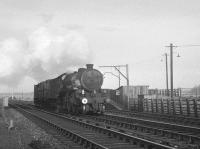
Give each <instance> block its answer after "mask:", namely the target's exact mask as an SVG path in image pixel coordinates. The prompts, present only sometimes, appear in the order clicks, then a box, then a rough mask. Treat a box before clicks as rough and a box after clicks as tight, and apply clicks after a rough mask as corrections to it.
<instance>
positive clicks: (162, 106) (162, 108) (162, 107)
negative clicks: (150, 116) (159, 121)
mask: <svg viewBox="0 0 200 149" xmlns="http://www.w3.org/2000/svg"><path fill="white" fill-rule="evenodd" d="M161 113H162V114H163V113H164V105H163V99H162V98H161Z"/></svg>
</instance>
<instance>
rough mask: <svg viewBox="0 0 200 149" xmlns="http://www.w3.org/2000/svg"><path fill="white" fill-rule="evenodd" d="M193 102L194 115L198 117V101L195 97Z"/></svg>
mask: <svg viewBox="0 0 200 149" xmlns="http://www.w3.org/2000/svg"><path fill="white" fill-rule="evenodd" d="M193 104H194V116H195V117H198V112H197V102H196V100H195V99H193Z"/></svg>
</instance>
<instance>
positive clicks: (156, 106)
mask: <svg viewBox="0 0 200 149" xmlns="http://www.w3.org/2000/svg"><path fill="white" fill-rule="evenodd" d="M155 100H156V113H158V99H157V98H156V99H155Z"/></svg>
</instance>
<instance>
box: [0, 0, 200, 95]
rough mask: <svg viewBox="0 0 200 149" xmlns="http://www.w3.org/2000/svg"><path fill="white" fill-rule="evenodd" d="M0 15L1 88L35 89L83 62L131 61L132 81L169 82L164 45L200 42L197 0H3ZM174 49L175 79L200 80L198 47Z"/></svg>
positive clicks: (181, 82)
mask: <svg viewBox="0 0 200 149" xmlns="http://www.w3.org/2000/svg"><path fill="white" fill-rule="evenodd" d="M0 17H1V19H0V50H1V53H0V89H1V91H0V92H4V91H11V90H12V88H13V89H14V90H15V91H22V90H23V91H33V84H36V83H38V82H39V81H42V80H45V79H49V78H51V77H55V76H57V75H59V74H61V73H63V72H66V71H69V70H73V69H74V67H79V66H80V67H81V66H84V65H85V63H94V65H95V68H97V69H99V67H98V66H100V65H119V64H129V71H130V72H129V76H130V84H131V85H149V86H150V88H165V63H164V61H161V59H163V60H164V56H163V54H164V53H165V52H168V53H169V48H167V47H165V46H167V45H169V44H170V43H173V44H174V45H177V46H183V45H200V19H199V18H200V1H199V0H148V1H147V0H0ZM174 52H175V53H174V87H175V88H177V87H183V88H190V87H193V86H195V85H197V84H200V71H199V70H200V59H199V56H200V47H198V46H197V47H177V48H175V49H174ZM178 53H179V54H180V56H181V57H180V58H178V57H176V55H177V54H178ZM100 70H101V71H102V72H111V71H112V72H113V73H115V74H117V72H116V71H115V70H114V69H103V68H101V69H100ZM122 71H123V72H124V73H125V70H122ZM122 84H125V81H123V79H122ZM103 87H104V88H117V87H118V81H117V78H115V77H114V76H112V75H111V74H106V75H105V79H104V85H103Z"/></svg>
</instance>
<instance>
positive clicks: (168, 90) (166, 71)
mask: <svg viewBox="0 0 200 149" xmlns="http://www.w3.org/2000/svg"><path fill="white" fill-rule="evenodd" d="M165 63H166V89H167V96H169V87H168V62H167V53H165Z"/></svg>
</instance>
